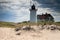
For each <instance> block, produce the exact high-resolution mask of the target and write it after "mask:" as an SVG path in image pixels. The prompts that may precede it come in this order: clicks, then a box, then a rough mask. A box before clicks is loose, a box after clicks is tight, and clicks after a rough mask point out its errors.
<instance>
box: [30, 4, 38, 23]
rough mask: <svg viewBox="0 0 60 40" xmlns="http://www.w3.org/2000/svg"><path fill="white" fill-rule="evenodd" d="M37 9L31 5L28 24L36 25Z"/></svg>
mask: <svg viewBox="0 0 60 40" xmlns="http://www.w3.org/2000/svg"><path fill="white" fill-rule="evenodd" d="M36 12H37V9H36V7H35V5H34V4H33V5H32V6H31V8H30V22H34V23H37V14H36Z"/></svg>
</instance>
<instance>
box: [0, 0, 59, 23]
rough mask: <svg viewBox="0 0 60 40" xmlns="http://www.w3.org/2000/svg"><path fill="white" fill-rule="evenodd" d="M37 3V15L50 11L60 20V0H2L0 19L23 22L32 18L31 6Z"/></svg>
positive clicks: (0, 2)
mask: <svg viewBox="0 0 60 40" xmlns="http://www.w3.org/2000/svg"><path fill="white" fill-rule="evenodd" d="M32 4H35V5H36V8H37V9H38V11H37V15H38V14H42V13H46V12H48V13H49V14H51V15H52V16H53V17H54V20H55V21H56V22H57V21H60V0H0V21H7V22H22V21H28V20H30V11H29V9H30V7H31V5H32Z"/></svg>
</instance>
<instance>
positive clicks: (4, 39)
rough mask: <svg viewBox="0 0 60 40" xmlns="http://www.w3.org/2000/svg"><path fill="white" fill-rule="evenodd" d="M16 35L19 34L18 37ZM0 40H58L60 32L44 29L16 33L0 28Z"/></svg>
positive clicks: (59, 39) (9, 29) (10, 29)
mask: <svg viewBox="0 0 60 40" xmlns="http://www.w3.org/2000/svg"><path fill="white" fill-rule="evenodd" d="M17 33H20V35H17ZM0 40H60V31H58V30H54V31H51V30H46V29H45V30H36V31H23V30H21V31H18V32H16V31H15V30H14V28H2V27H0Z"/></svg>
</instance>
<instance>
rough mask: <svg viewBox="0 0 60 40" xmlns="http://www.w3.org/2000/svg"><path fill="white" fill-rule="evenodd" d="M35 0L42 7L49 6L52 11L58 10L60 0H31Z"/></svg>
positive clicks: (59, 8) (59, 10)
mask: <svg viewBox="0 0 60 40" xmlns="http://www.w3.org/2000/svg"><path fill="white" fill-rule="evenodd" d="M33 1H37V2H38V3H39V4H42V5H40V7H43V8H51V9H53V10H54V11H57V12H60V0H33Z"/></svg>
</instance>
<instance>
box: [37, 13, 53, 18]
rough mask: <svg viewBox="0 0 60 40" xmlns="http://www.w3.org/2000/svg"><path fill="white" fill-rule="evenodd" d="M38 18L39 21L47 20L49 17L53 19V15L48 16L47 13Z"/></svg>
mask: <svg viewBox="0 0 60 40" xmlns="http://www.w3.org/2000/svg"><path fill="white" fill-rule="evenodd" d="M37 17H38V19H46V18H48V17H51V18H53V17H52V15H51V14H47V13H46V14H42V15H37Z"/></svg>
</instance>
